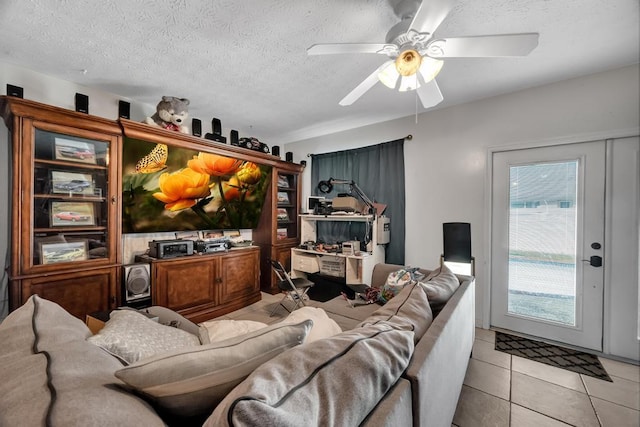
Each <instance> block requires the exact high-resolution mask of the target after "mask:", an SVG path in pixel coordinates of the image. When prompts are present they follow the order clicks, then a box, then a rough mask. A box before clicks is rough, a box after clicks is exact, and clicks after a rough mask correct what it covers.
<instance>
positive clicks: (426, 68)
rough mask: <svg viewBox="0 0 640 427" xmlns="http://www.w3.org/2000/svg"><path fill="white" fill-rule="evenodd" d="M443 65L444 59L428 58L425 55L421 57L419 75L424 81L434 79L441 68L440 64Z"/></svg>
mask: <svg viewBox="0 0 640 427" xmlns="http://www.w3.org/2000/svg"><path fill="white" fill-rule="evenodd" d="M443 65H444V61H441V60H439V59H433V58H429V57H428V56H425V57H424V58H422V65H421V66H420V75H421V76H422V78H423V79H424V82H425V83H428V82H430V81H431V80H433V79H435V78H436V76H437V75H438V73H439V72H440V70H442V66H443Z"/></svg>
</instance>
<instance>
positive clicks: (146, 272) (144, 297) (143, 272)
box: [122, 263, 151, 307]
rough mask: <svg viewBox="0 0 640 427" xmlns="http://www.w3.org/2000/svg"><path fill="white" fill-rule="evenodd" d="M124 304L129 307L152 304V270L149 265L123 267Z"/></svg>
mask: <svg viewBox="0 0 640 427" xmlns="http://www.w3.org/2000/svg"><path fill="white" fill-rule="evenodd" d="M122 293H123V298H122V300H123V302H124V303H125V304H126V305H128V306H135V307H140V306H142V305H145V304H146V305H150V304H151V269H150V267H149V264H146V263H141V264H130V265H124V266H122Z"/></svg>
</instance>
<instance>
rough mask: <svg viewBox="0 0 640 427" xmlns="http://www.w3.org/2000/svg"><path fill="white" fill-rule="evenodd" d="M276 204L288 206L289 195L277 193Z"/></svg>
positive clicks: (281, 192)
mask: <svg viewBox="0 0 640 427" xmlns="http://www.w3.org/2000/svg"><path fill="white" fill-rule="evenodd" d="M278 203H279V204H281V205H288V204H289V194H287V193H286V192H284V191H278Z"/></svg>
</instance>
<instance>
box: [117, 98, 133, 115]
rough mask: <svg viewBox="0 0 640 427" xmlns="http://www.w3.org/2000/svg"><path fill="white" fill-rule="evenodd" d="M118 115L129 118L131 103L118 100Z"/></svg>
mask: <svg viewBox="0 0 640 427" xmlns="http://www.w3.org/2000/svg"><path fill="white" fill-rule="evenodd" d="M118 117H120V118H123V119H130V118H131V104H129V103H128V102H127V101H122V100H120V101H118Z"/></svg>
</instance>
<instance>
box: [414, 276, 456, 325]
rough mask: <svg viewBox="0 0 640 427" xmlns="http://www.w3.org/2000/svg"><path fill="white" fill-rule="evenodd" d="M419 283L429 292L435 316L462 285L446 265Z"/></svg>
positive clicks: (428, 295) (428, 296)
mask: <svg viewBox="0 0 640 427" xmlns="http://www.w3.org/2000/svg"><path fill="white" fill-rule="evenodd" d="M418 283H419V284H420V285H421V286H422V288H423V289H424V291H425V292H426V293H427V298H428V299H429V304H431V309H432V310H433V315H434V317H435V316H436V315H437V314H438V313H439V312H440V310H442V307H444V305H445V304H446V303H447V301H449V298H451V296H452V295H453V294H454V292H455V291H456V289H458V287H459V286H460V281H459V280H458V278H457V277H456V275H455V274H453V272H452V271H451V270H449V267H447V266H446V265H443V266H441V267H440V268H437V269H435V270H433V271H432V272H431V274H429V275H428V276H427V278H426V280H424V281H421V282H418Z"/></svg>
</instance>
